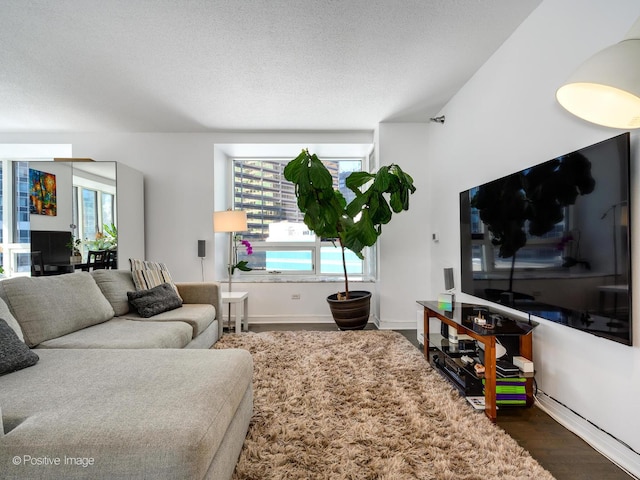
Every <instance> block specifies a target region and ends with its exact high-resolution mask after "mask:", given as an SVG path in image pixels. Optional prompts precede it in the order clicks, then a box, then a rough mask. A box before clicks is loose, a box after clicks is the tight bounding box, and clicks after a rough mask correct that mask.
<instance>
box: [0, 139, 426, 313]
mask: <svg viewBox="0 0 640 480" xmlns="http://www.w3.org/2000/svg"><path fill="white" fill-rule="evenodd" d="M14 143H15V144H39V143H42V144H51V143H57V144H58V143H69V144H71V145H72V146H73V156H74V157H88V158H92V159H94V160H96V161H117V162H120V163H122V164H124V165H127V166H129V167H132V168H134V169H136V170H139V171H140V172H142V174H143V175H144V200H145V239H144V241H145V253H146V258H147V259H149V260H154V261H161V262H164V263H166V264H167V266H168V268H169V270H170V271H171V274H172V276H173V278H174V280H175V281H199V280H200V279H201V275H202V274H201V271H202V268H201V267H202V264H201V261H200V258H199V257H198V255H197V241H198V240H205V241H206V244H207V257H206V259H205V261H204V271H205V280H218V281H219V280H221V279H223V278H225V277H226V273H225V268H226V267H225V265H226V258H227V256H226V242H228V237H226V236H225V235H224V234H215V235H214V233H213V224H212V214H213V212H214V210H224V209H226V208H227V207H228V206H229V204H228V200H227V192H226V191H225V189H224V184H225V178H224V176H225V175H227V167H226V159H227V155H226V154H225V153H224V150H223V149H221V148H220V147H219V146H220V145H225V146H228V145H240V146H241V145H245V144H246V145H254V146H255V145H264V146H265V147H264V148H265V149H266V148H268V146H269V145H270V144H278V145H279V144H292V145H295V149H294V150H293V151H292V152H293V153H292V154H291V158H293V157H295V156H296V155H297V154H298V153H299V152H300V150H299V149H300V148H301V147H300V146H309V148H311V149H314V147H315V149H314V151H316V150H318V149H320V148H322V146H323V145H326V144H338V145H339V144H357V145H372V144H373V132H335V133H330V132H328V133H317V134H314V133H298V134H286V133H281V134H278V133H270V134H241V133H220V134H216V133H194V134H189V133H175V134H171V133H169V134H160V133H116V134H101V133H73V134H55V133H43V134H19V133H15V134H12V133H0V144H14ZM220 177H223V178H220ZM67 223H69V222H67ZM126 261H127V259H126V258H120V259H119V262H120V265H121V266H122V265H126ZM122 262H125V263H122ZM338 285H341V284H338V283H307V284H296V283H284V282H275V283H269V282H265V283H251V284H234V289H236V290H239V289H240V288H242V289H243V290H246V291H249V292H250V294H251V302H250V309H251V313H250V317H251V321H252V322H274V321H283V322H287V321H291V322H294V321H298V320H302V321H308V322H314V321H320V322H325V321H326V322H332V321H333V320H332V319H331V316H330V312H329V309H328V306H327V304H326V301H325V298H326V296H327V295H329V294H332V293H335V292H337V291H338V289H339V287H338ZM357 285H358V288H360V286H362V288H363V289H368V290H373V288H374V286H373V285H372V284H362V283H357ZM293 294H300V297H301V298H300V300H293V299H292V298H291V297H292V295H293ZM318 298H319V299H320V300H318ZM414 300H415V299H413V298H412V299H411V302H413V301H414Z"/></svg>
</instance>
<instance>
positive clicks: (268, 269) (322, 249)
mask: <svg viewBox="0 0 640 480" xmlns="http://www.w3.org/2000/svg"><path fill="white" fill-rule="evenodd" d="M288 162H289V159H259V158H258V159H243V158H235V159H233V161H232V163H233V205H234V209H236V210H244V211H246V212H247V223H248V231H247V232H245V233H242V238H244V239H246V240H249V241H250V242H251V245H252V247H253V253H252V255H250V256H248V255H246V253H245V252H244V250H243V249H242V248H240V251H239V252H238V253H239V260H246V261H247V262H249V266H250V267H251V268H252V269H253V270H252V271H251V272H247V273H244V274H245V275H260V274H306V275H322V276H331V275H343V270H342V256H341V251H340V248H338V247H337V244H336V245H334V243H333V242H332V241H331V239H319V238H316V236H315V235H314V234H313V233H312V232H310V231H309V230H308V229H307V227H306V225H305V224H304V223H303V221H302V219H303V215H302V213H300V210H299V209H298V205H297V201H296V196H295V190H294V188H295V187H294V185H293V184H292V183H290V182H288V181H287V180H286V179H285V178H284V168H285V166H286V165H287V163H288ZM324 163H325V165H326V166H327V168H328V169H329V171H330V172H331V173H332V175H333V178H334V185H335V187H336V188H339V189H340V191H341V192H342V194H343V195H344V196H345V198H346V199H347V202H348V201H350V200H352V199H353V198H354V194H353V192H351V191H350V190H349V189H347V188H346V186H345V179H346V178H347V176H349V174H350V173H351V172H354V171H359V170H361V169H362V167H363V160H362V159H331V160H327V161H325V162H324ZM345 255H346V259H347V269H348V270H347V271H348V273H349V274H350V275H363V274H364V273H365V271H366V269H365V267H366V264H365V262H363V261H362V260H360V259H359V258H358V257H357V256H356V255H355V254H354V253H353V252H350V251H348V250H347V251H346V252H345Z"/></svg>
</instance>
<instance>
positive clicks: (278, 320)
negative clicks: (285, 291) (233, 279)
mask: <svg viewBox="0 0 640 480" xmlns="http://www.w3.org/2000/svg"><path fill="white" fill-rule="evenodd" d="M287 323H301V324H309V323H334V321H333V317H332V316H331V314H328V315H251V317H250V318H249V324H256V325H269V324H272V325H275V324H280V325H282V324H287ZM369 323H373V324H374V325H375V326H376V327H378V329H379V330H415V329H416V324H415V322H381V321H380V319H379V318H377V317H376V316H375V315H371V316H370V317H369ZM225 325H226V318H225Z"/></svg>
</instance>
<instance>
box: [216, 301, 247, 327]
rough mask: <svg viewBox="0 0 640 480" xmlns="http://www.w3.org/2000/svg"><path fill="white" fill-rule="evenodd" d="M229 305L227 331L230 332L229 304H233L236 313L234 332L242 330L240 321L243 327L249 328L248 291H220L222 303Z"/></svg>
mask: <svg viewBox="0 0 640 480" xmlns="http://www.w3.org/2000/svg"><path fill="white" fill-rule="evenodd" d="M225 304H227V305H229V318H228V319H227V320H228V322H229V332H231V304H234V305H235V314H236V333H240V332H241V331H242V322H243V321H244V328H245V330H247V329H248V328H249V292H222V305H225Z"/></svg>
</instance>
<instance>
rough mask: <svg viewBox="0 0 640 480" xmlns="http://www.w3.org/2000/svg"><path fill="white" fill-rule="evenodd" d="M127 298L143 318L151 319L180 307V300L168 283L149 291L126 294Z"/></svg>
mask: <svg viewBox="0 0 640 480" xmlns="http://www.w3.org/2000/svg"><path fill="white" fill-rule="evenodd" d="M127 296H128V297H129V303H131V305H133V307H134V308H135V309H136V311H137V312H138V314H139V315H140V316H141V317H143V318H149V317H153V316H154V315H157V314H158V313H162V312H168V311H169V310H175V309H176V308H179V307H180V306H182V299H181V298H180V296H179V295H178V294H177V293H176V290H175V289H174V288H173V287H172V286H171V285H169V284H168V283H163V284H162V285H158V286H157V287H153V288H150V289H149V290H139V291H135V292H127Z"/></svg>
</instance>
